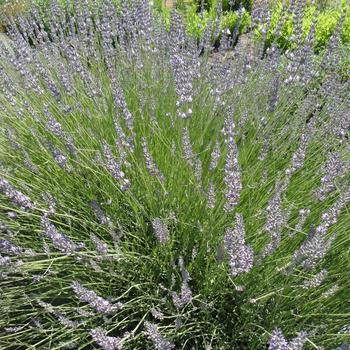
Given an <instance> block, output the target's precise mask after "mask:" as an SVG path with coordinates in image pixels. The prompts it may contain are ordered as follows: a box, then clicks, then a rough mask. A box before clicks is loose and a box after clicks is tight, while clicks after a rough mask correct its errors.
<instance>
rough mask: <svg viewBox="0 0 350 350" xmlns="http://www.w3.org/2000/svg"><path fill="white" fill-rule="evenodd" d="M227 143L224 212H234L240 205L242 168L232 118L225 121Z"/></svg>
mask: <svg viewBox="0 0 350 350" xmlns="http://www.w3.org/2000/svg"><path fill="white" fill-rule="evenodd" d="M225 124H226V125H225V143H226V147H227V154H226V163H225V177H224V182H225V185H226V192H225V197H226V203H225V205H224V210H225V211H227V212H232V211H233V209H234V208H235V207H236V206H237V205H238V204H239V200H240V194H241V190H242V183H241V167H240V165H239V162H238V147H237V144H236V141H235V132H234V128H235V124H234V123H233V120H232V119H231V118H227V119H226V120H225Z"/></svg>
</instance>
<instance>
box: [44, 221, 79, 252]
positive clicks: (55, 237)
mask: <svg viewBox="0 0 350 350" xmlns="http://www.w3.org/2000/svg"><path fill="white" fill-rule="evenodd" d="M41 226H42V228H43V230H44V233H45V235H46V236H47V238H49V239H50V241H51V242H52V244H53V246H54V247H55V248H56V249H58V250H60V251H61V252H62V253H64V254H66V255H71V254H74V253H76V252H77V251H79V250H80V249H81V248H83V247H84V246H85V245H84V243H79V244H76V243H75V242H74V241H72V240H71V239H70V238H69V237H67V236H66V235H65V234H63V233H61V232H59V231H58V230H57V229H56V227H55V225H53V224H52V223H51V222H50V220H49V218H48V217H47V215H43V216H42V218H41Z"/></svg>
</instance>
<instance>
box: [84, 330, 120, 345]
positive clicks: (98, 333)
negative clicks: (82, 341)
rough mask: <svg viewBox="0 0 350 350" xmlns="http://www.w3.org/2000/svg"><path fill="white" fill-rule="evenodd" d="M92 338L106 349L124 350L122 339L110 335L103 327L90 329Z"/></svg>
mask: <svg viewBox="0 0 350 350" xmlns="http://www.w3.org/2000/svg"><path fill="white" fill-rule="evenodd" d="M90 335H91V337H92V339H93V340H94V341H95V342H96V343H97V344H98V345H99V346H100V347H101V348H102V349H104V350H123V342H122V339H120V338H118V337H110V336H108V335H107V332H106V331H105V330H104V329H102V328H101V327H97V328H94V329H92V330H91V331H90Z"/></svg>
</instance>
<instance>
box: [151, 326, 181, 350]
mask: <svg viewBox="0 0 350 350" xmlns="http://www.w3.org/2000/svg"><path fill="white" fill-rule="evenodd" d="M145 328H146V331H145V334H146V336H147V337H148V339H150V340H151V341H152V343H153V345H154V346H155V348H156V349H157V350H171V349H174V348H175V344H174V343H172V342H170V341H169V340H167V339H165V338H164V337H163V336H162V335H161V334H160V333H159V331H158V327H157V326H156V325H155V324H153V323H151V322H145Z"/></svg>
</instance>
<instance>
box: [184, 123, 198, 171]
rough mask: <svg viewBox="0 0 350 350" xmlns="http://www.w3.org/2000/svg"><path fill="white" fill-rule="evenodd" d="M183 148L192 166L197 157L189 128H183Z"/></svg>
mask: <svg viewBox="0 0 350 350" xmlns="http://www.w3.org/2000/svg"><path fill="white" fill-rule="evenodd" d="M182 150H183V157H184V159H185V160H186V161H187V163H188V164H189V165H191V166H192V165H193V162H194V158H195V157H194V153H193V150H192V145H191V139H190V132H189V130H188V128H183V129H182Z"/></svg>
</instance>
